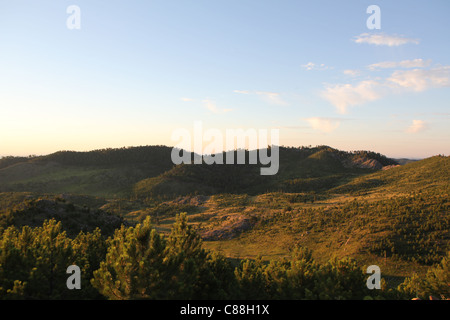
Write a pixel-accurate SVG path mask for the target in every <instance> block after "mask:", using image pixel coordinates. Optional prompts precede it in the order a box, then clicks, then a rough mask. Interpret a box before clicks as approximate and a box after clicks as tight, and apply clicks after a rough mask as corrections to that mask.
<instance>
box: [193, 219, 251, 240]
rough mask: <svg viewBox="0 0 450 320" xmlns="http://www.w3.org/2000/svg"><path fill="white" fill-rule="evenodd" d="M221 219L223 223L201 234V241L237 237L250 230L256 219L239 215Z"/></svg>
mask: <svg viewBox="0 0 450 320" xmlns="http://www.w3.org/2000/svg"><path fill="white" fill-rule="evenodd" d="M223 218H224V221H223V222H222V223H221V224H220V225H219V226H218V227H216V228H213V229H210V230H207V231H204V232H202V234H201V236H202V238H203V240H205V241H215V240H229V239H232V238H235V237H237V236H238V235H240V234H241V233H242V232H244V231H247V230H250V229H252V228H253V226H254V225H255V223H256V219H254V218H251V217H247V216H243V215H239V214H235V215H231V216H226V217H223Z"/></svg>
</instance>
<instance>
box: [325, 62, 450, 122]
mask: <svg viewBox="0 0 450 320" xmlns="http://www.w3.org/2000/svg"><path fill="white" fill-rule="evenodd" d="M441 87H450V66H440V67H436V68H432V69H413V70H395V71H394V72H393V73H392V74H391V75H390V76H389V77H388V78H385V79H377V80H364V81H360V82H358V83H356V84H349V83H347V84H336V85H328V86H327V87H326V88H325V90H324V91H322V97H323V98H325V99H326V100H328V101H329V102H330V103H331V104H332V105H334V106H335V107H336V108H337V111H338V112H339V113H346V112H347V111H348V107H350V106H355V105H361V104H364V103H367V102H371V101H375V100H378V99H380V98H382V97H384V96H386V95H389V94H401V93H405V92H411V91H412V92H422V91H425V90H428V89H431V88H441Z"/></svg>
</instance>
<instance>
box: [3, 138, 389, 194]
mask: <svg viewBox="0 0 450 320" xmlns="http://www.w3.org/2000/svg"><path fill="white" fill-rule="evenodd" d="M171 152H172V148H171V147H167V146H141V147H129V148H119V149H101V150H93V151H88V152H75V151H60V152H56V153H53V154H49V155H46V156H33V157H31V156H30V157H4V158H2V159H0V192H4V191H39V192H49V193H64V192H67V193H78V194H86V195H95V196H107V197H110V196H114V195H129V194H131V193H132V192H137V193H138V194H140V195H145V194H147V193H161V192H162V193H168V194H186V193H195V192H197V193H204V192H209V193H211V192H224V191H225V192H256V193H258V192H266V191H268V190H279V189H282V190H286V191H292V192H301V191H312V190H316V189H317V190H322V189H324V188H325V189H326V188H330V187H336V186H338V185H340V184H341V183H344V182H347V180H348V178H349V177H352V176H354V175H360V174H366V173H368V172H372V171H373V170H378V169H382V168H383V167H386V166H390V165H397V162H396V161H395V160H392V159H389V158H387V157H385V156H383V155H381V154H379V153H375V152H371V151H354V152H345V151H340V150H337V149H334V148H331V147H328V146H317V147H299V148H285V147H281V148H280V150H279V152H280V167H279V172H278V173H277V175H276V176H267V177H262V176H261V175H260V167H261V165H259V164H257V165H248V164H247V165H206V164H202V165H192V166H191V165H179V166H175V165H174V164H173V163H172V160H171ZM247 159H248V158H247Z"/></svg>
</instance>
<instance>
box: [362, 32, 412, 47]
mask: <svg viewBox="0 0 450 320" xmlns="http://www.w3.org/2000/svg"><path fill="white" fill-rule="evenodd" d="M353 41H354V42H356V43H367V44H372V45H376V46H389V47H397V46H401V45H405V44H408V43H412V44H419V42H420V41H419V40H418V39H412V38H406V37H403V36H397V35H387V34H384V33H377V34H369V33H362V34H360V35H359V36H356V37H355V38H354V39H353Z"/></svg>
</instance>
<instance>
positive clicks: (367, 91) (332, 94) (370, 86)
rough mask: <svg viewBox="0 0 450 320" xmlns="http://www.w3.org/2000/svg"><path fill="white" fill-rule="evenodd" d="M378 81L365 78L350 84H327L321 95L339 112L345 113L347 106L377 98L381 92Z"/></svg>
mask: <svg viewBox="0 0 450 320" xmlns="http://www.w3.org/2000/svg"><path fill="white" fill-rule="evenodd" d="M382 91H383V88H382V86H381V85H380V83H379V82H377V81H374V80H365V81H361V82H359V83H357V84H356V85H352V84H337V85H333V86H328V87H327V88H325V91H323V92H322V96H323V97H324V98H325V99H326V100H328V101H329V102H330V103H331V104H333V105H334V106H335V107H336V108H337V110H338V112H339V113H346V112H347V111H348V107H349V106H354V105H359V104H364V103H366V102H370V101H373V100H377V99H379V98H380V97H381V96H382V95H383V93H382Z"/></svg>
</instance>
